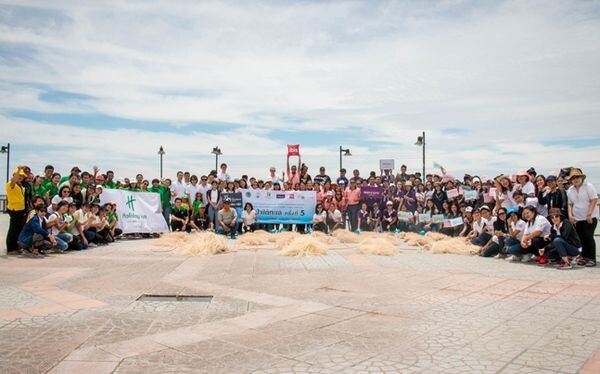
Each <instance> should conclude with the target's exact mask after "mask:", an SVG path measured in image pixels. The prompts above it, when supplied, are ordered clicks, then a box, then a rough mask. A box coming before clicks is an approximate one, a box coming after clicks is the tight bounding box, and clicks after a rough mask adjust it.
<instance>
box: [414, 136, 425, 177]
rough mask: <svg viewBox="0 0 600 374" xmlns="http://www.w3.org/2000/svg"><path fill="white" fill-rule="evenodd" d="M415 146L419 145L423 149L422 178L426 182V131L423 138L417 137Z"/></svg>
mask: <svg viewBox="0 0 600 374" xmlns="http://www.w3.org/2000/svg"><path fill="white" fill-rule="evenodd" d="M415 145H418V146H420V147H422V148H423V175H422V176H421V178H422V180H425V131H423V135H422V136H418V137H417V142H416V143H415Z"/></svg>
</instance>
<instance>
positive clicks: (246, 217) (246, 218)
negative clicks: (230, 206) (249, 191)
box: [242, 203, 258, 232]
mask: <svg viewBox="0 0 600 374" xmlns="http://www.w3.org/2000/svg"><path fill="white" fill-rule="evenodd" d="M257 221H258V215H257V214H256V211H255V210H254V206H253V205H252V203H246V205H244V211H243V212H242V225H243V226H242V230H243V231H244V232H248V231H250V232H254V231H255V230H256V229H257V228H258V225H257Z"/></svg>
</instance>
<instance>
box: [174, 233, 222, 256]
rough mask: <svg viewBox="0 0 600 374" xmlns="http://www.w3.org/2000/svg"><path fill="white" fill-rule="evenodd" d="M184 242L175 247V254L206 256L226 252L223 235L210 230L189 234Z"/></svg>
mask: <svg viewBox="0 0 600 374" xmlns="http://www.w3.org/2000/svg"><path fill="white" fill-rule="evenodd" d="M184 240H185V241H184V243H183V244H181V245H179V246H178V247H177V248H176V249H175V254H177V255H180V256H207V255H215V254H217V253H224V252H227V249H228V246H227V241H226V240H225V237H224V236H222V235H217V234H215V233H212V232H200V233H196V234H190V235H188V236H187V237H186V238H185V239H184Z"/></svg>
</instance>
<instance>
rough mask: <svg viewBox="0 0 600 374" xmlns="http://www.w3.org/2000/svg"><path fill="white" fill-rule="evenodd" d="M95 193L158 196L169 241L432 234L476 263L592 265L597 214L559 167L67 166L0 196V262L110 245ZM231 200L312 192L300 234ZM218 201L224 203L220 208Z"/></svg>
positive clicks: (570, 172)
mask: <svg viewBox="0 0 600 374" xmlns="http://www.w3.org/2000/svg"><path fill="white" fill-rule="evenodd" d="M103 189H124V190H130V191H141V192H154V193H158V194H160V199H161V205H162V207H161V208H162V213H163V216H164V218H165V221H166V222H167V224H168V225H169V228H170V230H172V231H187V232H192V231H202V230H214V231H216V232H218V233H222V234H225V235H229V236H231V237H232V238H235V236H236V235H237V234H239V233H243V232H247V231H254V230H256V229H259V228H260V229H266V230H271V231H273V230H283V229H285V230H297V231H299V232H307V231H312V230H318V231H322V232H326V233H330V232H332V231H333V230H336V229H349V230H352V231H355V232H361V231H378V232H385V231H391V232H407V231H413V232H419V233H421V234H424V233H426V232H428V231H433V232H441V233H444V234H446V235H448V236H462V237H465V238H468V239H469V240H470V241H471V243H472V244H474V245H477V246H479V247H481V250H480V255H482V256H485V257H492V256H493V257H496V258H502V257H506V258H507V259H509V260H512V261H523V262H528V261H533V260H534V259H535V261H537V262H538V263H539V264H541V265H546V264H548V263H551V262H556V263H557V265H556V266H557V268H559V269H569V268H571V267H572V266H573V265H578V266H590V267H591V266H595V265H596V245H595V240H594V231H595V229H596V226H597V222H598V218H599V214H598V209H597V207H596V204H597V199H598V196H597V192H596V190H595V188H594V186H593V185H592V184H590V183H587V182H586V176H585V174H584V173H583V172H582V170H581V169H578V168H572V167H571V168H564V169H561V170H560V171H559V172H557V173H556V175H549V176H543V175H539V174H537V173H536V171H535V169H534V168H530V169H529V170H526V171H525V170H523V171H519V172H517V173H515V174H514V175H503V174H502V175H498V176H497V177H495V178H489V179H488V178H485V177H479V176H471V175H468V174H466V175H464V177H463V178H462V179H461V180H458V179H457V178H455V177H453V176H451V175H449V174H448V173H447V172H446V170H445V169H444V168H443V167H442V168H440V172H439V173H438V174H433V173H432V174H427V175H425V176H423V175H421V173H420V172H414V173H409V172H408V171H407V167H406V166H405V165H402V166H401V168H400V171H399V172H398V173H396V174H394V173H393V172H392V170H381V171H380V173H376V172H370V173H369V175H366V176H363V175H361V174H360V171H359V170H353V172H352V175H351V176H347V175H346V170H345V169H341V170H340V171H339V175H338V176H337V177H333V178H332V177H330V176H329V175H327V173H326V169H325V168H324V167H320V168H319V172H318V173H317V174H315V175H313V176H311V175H310V174H309V173H308V166H307V165H306V164H304V163H301V161H300V159H299V161H298V165H297V166H296V165H292V166H290V162H289V157H288V160H287V167H286V172H284V173H282V174H278V173H277V170H276V168H275V167H271V168H270V169H269V173H268V175H267V176H266V177H265V178H256V177H248V176H247V175H242V176H240V178H233V177H232V176H231V175H230V174H229V173H228V168H227V165H226V164H224V163H223V164H221V166H220V169H219V170H218V171H217V170H213V171H211V172H210V173H208V174H206V175H201V176H200V177H198V176H197V175H195V174H192V173H190V172H183V171H179V172H177V174H176V178H175V179H174V180H171V179H169V178H165V179H162V180H159V179H157V178H155V179H152V180H148V179H145V178H144V176H143V175H141V174H138V175H136V177H135V178H134V179H129V178H115V174H114V172H113V171H110V170H109V171H106V172H104V173H100V172H99V170H98V168H97V167H94V168H93V170H92V172H87V171H83V172H82V171H81V169H79V167H73V168H72V169H71V171H70V173H69V174H68V175H64V176H63V175H61V174H59V173H57V172H55V170H54V168H53V167H52V166H51V165H48V166H46V168H45V169H44V172H43V174H42V175H35V174H34V173H32V171H31V169H30V168H29V167H27V166H23V167H21V166H20V167H19V168H17V170H15V172H14V173H13V177H12V179H11V180H10V181H9V182H8V183H7V185H6V191H7V200H8V204H7V210H8V213H9V214H10V227H9V231H8V234H7V238H6V243H7V249H8V251H9V252H15V253H16V252H18V251H22V252H24V253H26V254H28V255H33V256H43V254H44V252H46V251H48V250H50V249H53V250H55V251H58V252H62V251H65V250H67V249H75V250H80V249H85V248H87V247H88V246H94V245H104V244H107V243H110V242H112V241H114V240H115V239H118V238H119V237H120V236H121V235H122V233H121V231H120V230H119V228H118V215H117V214H116V212H115V206H114V205H113V204H111V203H109V204H104V205H100V203H99V201H100V199H99V196H100V194H101V193H102V191H103ZM241 189H251V190H257V189H259V190H274V191H277V190H287V191H291V190H294V191H315V194H316V206H315V212H314V215H313V219H312V224H311V225H269V226H267V225H262V224H260V223H259V222H260V217H258V215H257V213H256V211H255V210H254V208H253V206H252V204H250V203H247V204H246V205H245V206H244V209H243V213H242V215H241V222H238V221H240V220H238V214H237V212H236V210H235V209H233V208H232V207H231V201H230V200H229V198H228V197H226V196H227V195H224V193H235V192H236V191H239V190H241ZM367 191H368V193H367ZM224 196H225V197H224Z"/></svg>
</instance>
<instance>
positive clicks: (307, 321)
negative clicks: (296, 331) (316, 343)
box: [287, 313, 339, 329]
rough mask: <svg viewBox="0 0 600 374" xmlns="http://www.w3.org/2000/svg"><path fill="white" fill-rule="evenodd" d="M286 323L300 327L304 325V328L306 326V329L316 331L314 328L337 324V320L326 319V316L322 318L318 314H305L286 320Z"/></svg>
mask: <svg viewBox="0 0 600 374" xmlns="http://www.w3.org/2000/svg"><path fill="white" fill-rule="evenodd" d="M287 321H288V322H290V323H293V324H300V325H304V326H308V327H312V328H315V329H316V328H320V327H324V326H328V325H332V324H334V323H336V322H338V321H339V319H338V318H335V317H328V316H322V315H320V314H315V313H311V314H305V315H303V316H301V317H296V318H292V319H288V320H287Z"/></svg>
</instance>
